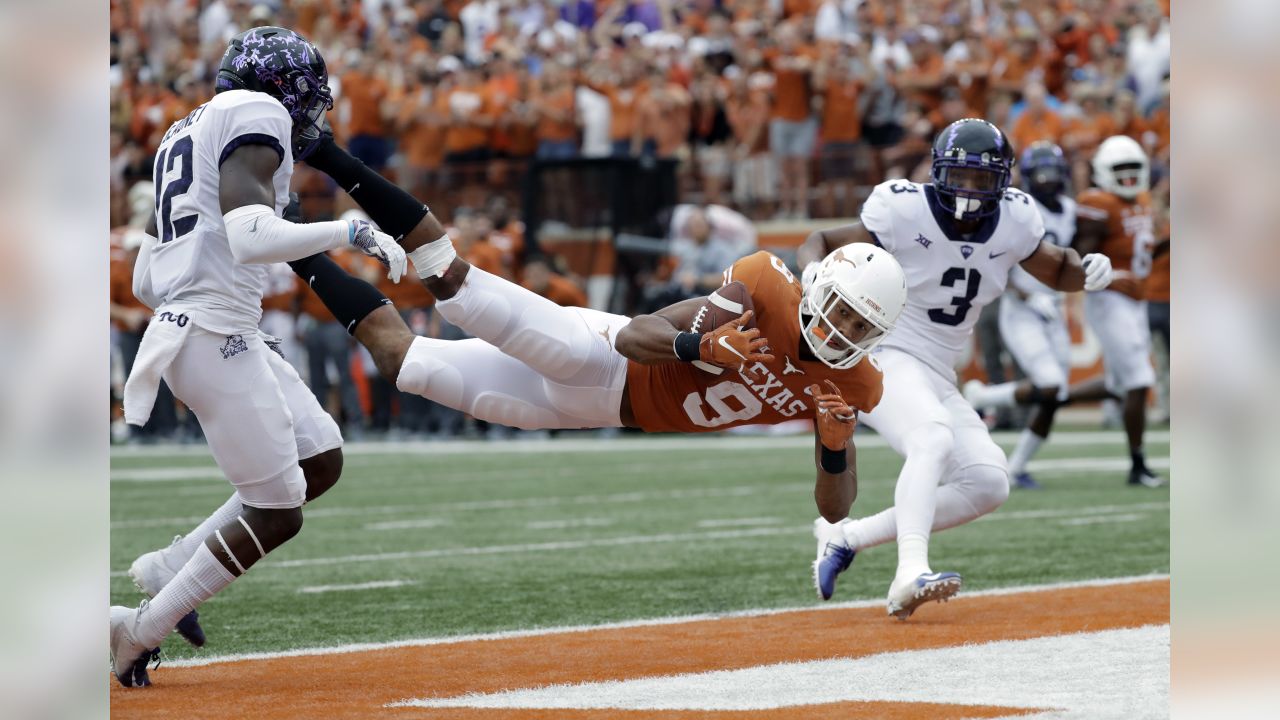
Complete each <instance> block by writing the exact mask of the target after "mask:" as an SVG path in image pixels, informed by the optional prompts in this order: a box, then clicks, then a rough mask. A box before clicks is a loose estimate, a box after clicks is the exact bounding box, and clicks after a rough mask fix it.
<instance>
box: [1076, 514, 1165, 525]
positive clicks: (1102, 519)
mask: <svg viewBox="0 0 1280 720" xmlns="http://www.w3.org/2000/svg"><path fill="white" fill-rule="evenodd" d="M1144 517H1146V515H1144V514H1142V513H1125V514H1123V515H1102V516H1099V517H1079V518H1067V519H1066V520H1059V521H1058V524H1059V525H1097V524H1098V523H1124V522H1134V521H1137V520H1141V519H1142V518H1144Z"/></svg>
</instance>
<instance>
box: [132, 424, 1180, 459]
mask: <svg viewBox="0 0 1280 720" xmlns="http://www.w3.org/2000/svg"><path fill="white" fill-rule="evenodd" d="M1020 433H1021V431H1016V432H1012V431H1006V432H996V433H992V434H991V437H992V438H993V439H994V440H995V441H996V443H997V444H999V445H1001V446H1008V447H1013V446H1015V445H1017V444H1018V436H1019V434H1020ZM857 442H858V447H859V448H887V447H889V444H888V443H887V442H885V439H884V438H883V437H881V436H879V435H874V434H871V433H866V434H860V435H859V436H858V440H857ZM1126 442H1127V441H1126V440H1125V438H1124V433H1123V432H1121V431H1119V430H1110V431H1105V432H1103V431H1097V432H1093V431H1089V432H1062V433H1055V434H1054V436H1053V438H1052V439H1051V440H1050V441H1049V443H1048V444H1047V445H1046V447H1055V446H1057V447H1068V446H1072V447H1074V446H1079V445H1124V444H1125V443H1126ZM1145 442H1146V443H1147V444H1149V445H1153V444H1167V443H1168V442H1169V431H1168V430H1153V431H1149V432H1147V434H1146V436H1145ZM801 447H803V448H812V447H813V435H812V434H810V433H804V434H801V435H792V436H784V437H773V436H746V437H744V436H741V435H707V436H697V435H682V436H665V435H664V436H660V437H631V438H628V437H621V438H565V439H543V440H504V441H502V442H488V441H483V440H478V441H467V440H449V441H445V442H422V441H403V442H357V443H347V444H346V445H344V446H343V448H342V452H343V454H344V455H402V454H403V455H481V454H483V455H499V454H502V455H505V454H520V453H531V454H541V453H615V452H649V451H652V452H664V451H669V450H757V449H758V450H776V449H781V448H801ZM111 455H112V457H120V458H143V457H189V456H191V455H203V456H205V457H208V455H209V449H208V448H207V447H205V446H203V445H137V446H135V445H126V446H123V447H118V448H112V450H111Z"/></svg>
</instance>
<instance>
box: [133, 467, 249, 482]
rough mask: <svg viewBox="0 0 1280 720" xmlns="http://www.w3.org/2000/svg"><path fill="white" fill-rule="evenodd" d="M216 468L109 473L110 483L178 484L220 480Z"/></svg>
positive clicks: (160, 469) (171, 468)
mask: <svg viewBox="0 0 1280 720" xmlns="http://www.w3.org/2000/svg"><path fill="white" fill-rule="evenodd" d="M224 477H225V476H224V475H223V474H222V471H221V470H219V469H218V468H216V467H213V466H209V467H147V468H120V469H117V470H112V471H111V482H178V481H187V480H222V479H223V478H224Z"/></svg>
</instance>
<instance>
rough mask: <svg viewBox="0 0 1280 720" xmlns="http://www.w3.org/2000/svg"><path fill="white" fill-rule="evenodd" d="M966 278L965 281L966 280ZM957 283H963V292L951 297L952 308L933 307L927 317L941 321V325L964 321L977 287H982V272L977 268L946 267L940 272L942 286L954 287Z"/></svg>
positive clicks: (937, 321)
mask: <svg viewBox="0 0 1280 720" xmlns="http://www.w3.org/2000/svg"><path fill="white" fill-rule="evenodd" d="M966 280H967V282H966ZM959 283H965V284H964V285H963V286H962V287H963V288H964V294H963V295H959V296H957V297H953V298H951V304H952V305H955V309H954V310H950V311H948V310H943V309H942V308H933V309H932V310H930V311H929V319H930V320H932V321H934V322H936V323H942V324H943V325H953V326H954V325H959V324H960V323H962V322H964V318H965V316H966V315H968V314H969V308H971V307H973V299H974V298H976V297H978V288H980V287H982V273H980V272H978V269H977V268H958V267H953V268H947V271H946V272H944V273H942V285H943V287H955V286H956V285H957V284H959Z"/></svg>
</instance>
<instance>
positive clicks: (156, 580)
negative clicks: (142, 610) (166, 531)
mask: <svg viewBox="0 0 1280 720" xmlns="http://www.w3.org/2000/svg"><path fill="white" fill-rule="evenodd" d="M181 540H182V536H181V535H175V536H174V538H173V542H171V543H169V547H167V548H162V549H160V550H153V551H152V552H149V553H145V554H143V555H141V556H140V557H139V558H138V559H137V560H134V561H133V564H132V565H130V566H129V578H130V579H132V580H133V584H134V586H135V587H137V588H138V590H140V591H141V592H142V594H143V595H146V596H147V597H148V598H153V597H155V596H156V595H157V594H158V593H159V592H160V591H161V590H162V589H163V588H164V586H165V585H168V584H169V581H170V580H172V579H173V576H174V575H177V574H178V570H181V569H182V566H181V565H179V566H178V567H176V568H174V567H172V566H171V565H170V564H169V556H170V555H171V554H172V552H173V549H174V547H175V546H176V545H177V544H178V543H179V542H180V541H181ZM174 629H175V630H177V631H178V634H179V635H181V636H182V639H183V640H186V641H187V642H189V643H191V644H192V645H194V646H195V647H204V643H205V636H204V628H202V627H200V616H199V615H198V614H197V613H196V611H195V610H192V611H191V612H189V613H187V614H186V615H183V616H182V619H181V620H179V621H178V625H177V627H175V628H174Z"/></svg>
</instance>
